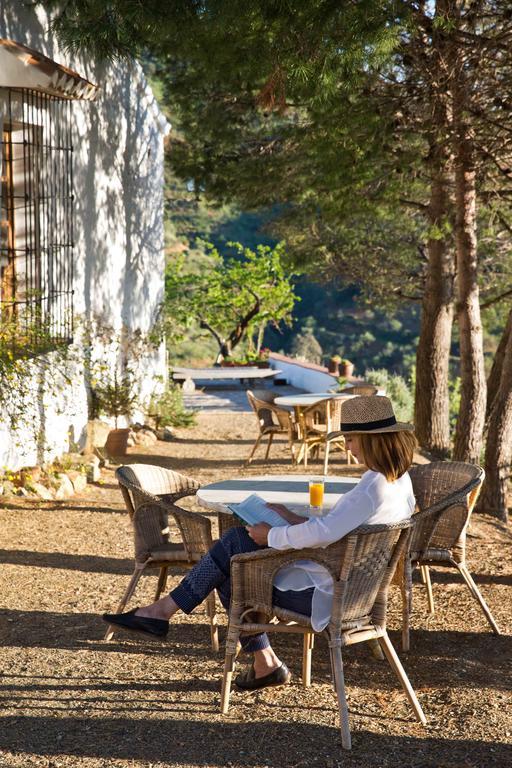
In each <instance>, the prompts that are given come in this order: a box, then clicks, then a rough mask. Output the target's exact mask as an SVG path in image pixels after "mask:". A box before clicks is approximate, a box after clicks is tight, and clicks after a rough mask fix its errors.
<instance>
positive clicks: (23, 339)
mask: <svg viewBox="0 0 512 768" xmlns="http://www.w3.org/2000/svg"><path fill="white" fill-rule="evenodd" d="M70 118H71V102H70V101H68V100H65V99H59V98H57V97H54V96H50V95H48V94H45V93H41V92H39V91H35V90H30V89H27V88H1V89H0V128H1V135H2V144H1V156H2V157H1V159H2V165H1V196H0V222H1V224H0V312H1V320H2V333H1V334H0V345H1V347H2V348H3V350H4V352H5V350H6V349H7V350H11V351H12V353H13V354H14V355H20V354H24V353H25V354H26V353H28V354H38V353H41V352H45V351H49V350H51V349H55V348H56V347H58V346H60V345H62V344H69V343H71V341H72V335H73V247H74V245H73V200H74V198H73V173H72V155H73V145H72V138H71V119H70Z"/></svg>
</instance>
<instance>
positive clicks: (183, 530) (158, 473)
mask: <svg viewBox="0 0 512 768" xmlns="http://www.w3.org/2000/svg"><path fill="white" fill-rule="evenodd" d="M116 477H117V480H118V482H119V486H120V488H121V492H122V494H123V498H124V500H125V503H126V508H127V510H128V513H129V515H130V520H131V523H132V526H133V533H134V544H135V570H134V572H133V575H132V577H131V579H130V582H129V584H128V587H127V589H126V591H125V593H124V595H123V596H122V598H121V600H120V602H119V604H118V606H117V608H116V611H115V612H116V613H121V612H122V611H123V610H124V608H125V606H126V605H127V603H128V601H129V600H130V598H131V597H132V595H133V593H134V592H135V589H136V587H137V584H138V582H139V579H140V577H141V576H142V574H143V573H144V571H146V570H147V569H150V568H152V569H155V568H157V569H158V570H159V576H158V583H157V587H156V592H155V600H158V598H159V597H160V595H161V593H162V591H163V590H164V589H165V586H166V583H167V574H168V571H169V568H172V567H173V566H174V567H176V566H178V567H180V568H183V566H187V565H188V566H192V565H193V564H194V563H196V562H197V561H198V560H200V559H201V557H202V556H203V555H204V554H206V552H208V550H209V549H210V547H211V545H212V532H211V523H210V520H208V518H206V517H203V515H200V514H198V513H197V512H189V511H188V510H186V509H183V508H182V507H178V506H177V504H176V502H177V501H178V500H179V499H182V498H184V497H185V496H194V495H195V493H196V491H197V489H198V488H199V487H200V486H199V483H197V482H196V481H195V480H192V478H190V477H186V476H185V475H180V474H179V473H178V472H173V471H172V470H170V469H164V468H163V467H157V466H152V465H150V464H130V465H125V466H122V467H119V469H117V470H116ZM169 517H171V518H172V519H173V520H174V522H175V523H176V525H177V527H178V530H179V532H180V535H181V540H180V541H171V540H170V535H169ZM206 611H207V615H208V618H209V620H210V635H211V643H212V648H213V650H215V651H218V650H219V638H218V629H217V617H216V610H215V594H214V593H213V592H212V593H211V594H210V595H209V596H208V598H207V600H206ZM112 635H113V628H112V626H109V627H108V629H107V632H106V634H105V640H110V638H111V637H112Z"/></svg>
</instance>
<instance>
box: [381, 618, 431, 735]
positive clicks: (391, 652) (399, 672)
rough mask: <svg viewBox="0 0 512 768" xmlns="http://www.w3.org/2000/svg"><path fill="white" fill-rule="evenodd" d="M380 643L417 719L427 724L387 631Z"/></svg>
mask: <svg viewBox="0 0 512 768" xmlns="http://www.w3.org/2000/svg"><path fill="white" fill-rule="evenodd" d="M379 643H380V647H381V648H382V650H383V651H384V653H385V654H386V658H387V660H388V662H389V666H390V667H391V669H392V670H393V672H394V673H395V675H396V676H397V677H398V679H399V681H400V683H401V685H402V688H403V689H404V691H405V694H406V696H407V698H408V699H409V703H410V705H411V706H412V708H413V710H414V714H415V715H416V719H417V720H418V721H419V722H420V723H423V725H425V723H426V722H427V718H426V717H425V713H424V712H423V710H422V708H421V704H420V703H419V701H418V699H417V697H416V694H415V693H414V690H413V687H412V685H411V684H410V682H409V678H408V677H407V675H406V673H405V669H404V668H403V667H402V664H401V662H400V659H399V658H398V656H397V655H396V651H395V649H394V648H393V646H392V645H391V641H390V639H389V637H388V634H387V632H384V634H383V635H382V636H381V637H379Z"/></svg>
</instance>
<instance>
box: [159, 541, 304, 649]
mask: <svg viewBox="0 0 512 768" xmlns="http://www.w3.org/2000/svg"><path fill="white" fill-rule="evenodd" d="M258 549H265V547H260V546H259V545H258V544H255V543H254V541H253V540H252V539H251V537H250V536H249V534H248V533H247V531H246V530H245V528H243V527H242V526H239V527H236V528H230V529H229V530H228V531H226V533H225V534H224V535H223V536H222V538H220V539H219V541H217V542H216V543H215V544H214V545H213V547H212V548H211V549H210V551H209V552H208V553H207V554H206V555H204V557H202V558H201V560H200V561H199V562H198V563H196V565H194V567H193V568H191V570H190V571H189V572H188V573H187V575H186V576H185V578H184V579H183V580H182V581H181V582H180V583H179V584H178V586H177V587H176V588H175V589H173V590H172V592H171V593H170V596H171V597H172V599H173V600H174V602H175V603H176V605H177V606H179V608H181V610H182V611H183V612H184V613H191V611H193V610H194V608H196V607H197V606H198V605H199V604H200V603H202V602H203V600H204V599H205V598H206V597H207V596H208V595H209V594H210V592H211V591H212V589H216V590H217V592H218V594H219V598H220V601H221V603H222V605H223V606H224V608H225V609H226V611H229V604H230V601H231V579H230V567H231V558H232V557H233V555H238V554H241V553H242V552H255V551H256V550H258ZM313 592H314V589H313V588H312V587H311V588H310V589H305V590H302V591H301V592H296V591H294V590H288V591H286V592H282V591H280V590H279V589H274V590H273V597H272V599H273V601H274V605H278V606H279V607H281V608H288V609H289V610H292V611H296V612H297V613H302V614H303V615H304V616H311V601H312V599H313ZM240 643H241V645H242V648H243V649H244V651H247V653H254V652H255V651H261V650H263V649H264V648H268V647H269V646H270V642H269V639H268V637H267V635H266V633H265V632H261V633H259V634H257V635H245V636H243V635H242V636H241V637H240Z"/></svg>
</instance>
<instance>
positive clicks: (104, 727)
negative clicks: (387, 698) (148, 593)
mask: <svg viewBox="0 0 512 768" xmlns="http://www.w3.org/2000/svg"><path fill="white" fill-rule="evenodd" d="M2 720H3V722H2V728H1V733H0V747H1V748H2V749H4V750H12V751H13V752H16V753H18V754H19V753H20V752H29V753H32V754H38V755H45V756H52V755H73V756H76V757H77V758H78V757H88V758H101V759H104V760H106V761H109V764H111V761H115V760H127V761H128V760H129V761H130V762H131V761H137V760H139V761H142V762H143V764H148V763H152V762H158V764H159V765H160V764H162V762H163V764H167V763H169V764H172V765H184V766H185V765H194V766H196V765H197V766H209V767H214V768H216V766H222V767H223V768H224V766H226V765H232V766H240V767H245V766H247V768H250V766H262V765H265V766H268V767H269V768H308V767H309V766H311V765H318V766H326V765H332V766H335V765H337V766H340V765H343V766H344V768H345V766H346V767H347V768H352V767H354V768H355V767H356V766H357V768H366V766H379V768H380V767H385V766H390V767H391V766H393V768H395V767H396V766H397V765H406V766H411V768H427V767H428V768H439V766H448V765H450V766H460V767H461V768H462V766H464V768H482V766H486V768H492V767H493V766H504V765H507V764H508V762H509V759H510V751H509V749H510V748H509V747H508V746H507V745H505V744H498V743H495V742H494V743H488V742H483V741H478V740H476V739H470V738H465V739H463V738H461V739H443V738H441V737H438V736H428V735H427V734H428V730H427V731H426V735H425V736H424V737H423V736H421V737H418V736H403V735H399V736H398V735H392V734H389V735H388V734H378V733H373V732H371V731H368V730H365V729H357V728H356V729H354V726H352V728H353V733H352V738H353V750H352V752H346V751H343V750H342V749H341V745H340V739H339V732H338V730H337V728H334V727H328V726H324V725H319V724H313V723H306V722H303V723H301V722H285V723H283V722H275V721H263V722H246V723H239V722H237V723H232V722H229V721H228V720H227V718H225V719H224V720H220V719H219V720H218V721H210V722H204V721H202V720H186V719H182V720H180V721H172V720H165V719H157V718H155V719H148V718H147V717H142V718H140V719H134V718H129V717H102V718H97V717H95V718H87V717H66V718H65V719H62V718H57V717H52V716H49V717H41V716H36V717H22V718H11V717H6V718H3V719H2ZM333 759H335V760H339V761H340V762H333Z"/></svg>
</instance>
